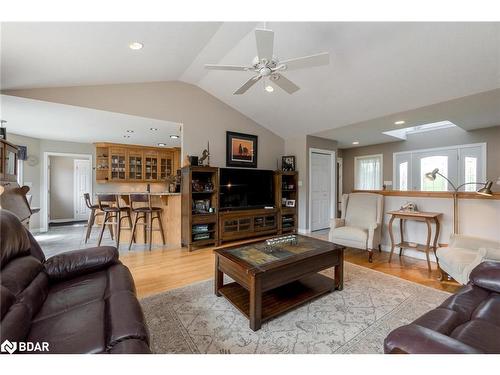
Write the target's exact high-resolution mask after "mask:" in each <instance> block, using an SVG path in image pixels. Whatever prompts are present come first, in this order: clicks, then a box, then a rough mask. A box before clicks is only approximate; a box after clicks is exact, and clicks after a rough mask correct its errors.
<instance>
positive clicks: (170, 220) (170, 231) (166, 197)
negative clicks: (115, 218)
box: [96, 191, 181, 248]
mask: <svg viewBox="0 0 500 375" xmlns="http://www.w3.org/2000/svg"><path fill="white" fill-rule="evenodd" d="M103 194H115V195H117V196H119V197H120V204H121V205H124V206H130V198H129V197H130V194H149V195H150V196H151V205H152V206H154V207H160V208H162V216H161V219H162V222H163V230H164V233H165V241H166V246H167V247H170V248H172V247H176V248H179V247H181V195H180V193H170V192H150V193H147V192H140V191H134V192H123V191H122V192H113V191H111V192H106V193H103ZM97 195H99V194H97ZM96 202H97V197H96ZM141 205H146V204H143V203H134V207H140V206H141ZM133 220H134V216H133V217H132V221H133ZM157 223H158V221H157V220H155V221H154V224H153V247H158V246H161V245H162V239H161V234H160V232H159V231H155V230H154V229H155V228H156V227H157V225H158V224H157ZM99 224H100V223H99ZM122 225H123V227H122V231H121V232H122V233H121V239H120V244H121V246H125V244H126V245H127V246H128V243H129V241H130V234H131V231H130V230H129V229H127V228H128V225H127V223H126V220H123V222H122ZM136 242H137V243H138V244H144V243H145V237H144V231H143V226H142V225H140V226H138V228H137V230H136ZM133 246H134V245H132V248H133Z"/></svg>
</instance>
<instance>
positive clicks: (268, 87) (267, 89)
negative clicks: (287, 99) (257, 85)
mask: <svg viewBox="0 0 500 375" xmlns="http://www.w3.org/2000/svg"><path fill="white" fill-rule="evenodd" d="M264 90H266V91H267V92H273V91H274V87H273V86H271V85H267V86H266V87H264Z"/></svg>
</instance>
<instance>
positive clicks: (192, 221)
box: [181, 166, 298, 251]
mask: <svg viewBox="0 0 500 375" xmlns="http://www.w3.org/2000/svg"><path fill="white" fill-rule="evenodd" d="M273 184H274V206H273V207H272V208H258V209H245V210H220V209H219V193H220V189H219V188H220V186H219V168H216V167H202V166H186V167H183V168H182V183H181V195H182V246H184V247H187V248H188V249H189V251H191V250H192V249H193V248H196V247H203V246H207V245H212V246H218V245H220V244H222V243H224V242H229V241H236V240H245V239H249V238H255V237H262V236H270V235H278V234H285V233H297V223H298V212H297V207H298V190H297V189H298V172H283V171H275V172H274V175H273ZM287 205H288V206H287Z"/></svg>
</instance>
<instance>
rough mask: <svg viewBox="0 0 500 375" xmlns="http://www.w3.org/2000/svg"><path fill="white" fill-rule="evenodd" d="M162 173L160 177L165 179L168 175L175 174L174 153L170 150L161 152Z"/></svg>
mask: <svg viewBox="0 0 500 375" xmlns="http://www.w3.org/2000/svg"><path fill="white" fill-rule="evenodd" d="M159 160H160V174H159V177H158V179H159V180H160V181H165V180H166V178H167V177H169V176H171V175H172V174H173V154H172V152H170V151H165V152H161V153H160V157H159Z"/></svg>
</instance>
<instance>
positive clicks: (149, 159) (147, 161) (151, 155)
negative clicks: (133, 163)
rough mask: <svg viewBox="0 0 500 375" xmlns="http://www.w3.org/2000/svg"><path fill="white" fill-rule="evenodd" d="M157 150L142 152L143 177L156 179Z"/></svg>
mask: <svg viewBox="0 0 500 375" xmlns="http://www.w3.org/2000/svg"><path fill="white" fill-rule="evenodd" d="M159 171H160V168H159V163H158V151H145V152H144V179H145V180H147V181H157V180H158V177H159V175H160V174H159Z"/></svg>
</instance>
